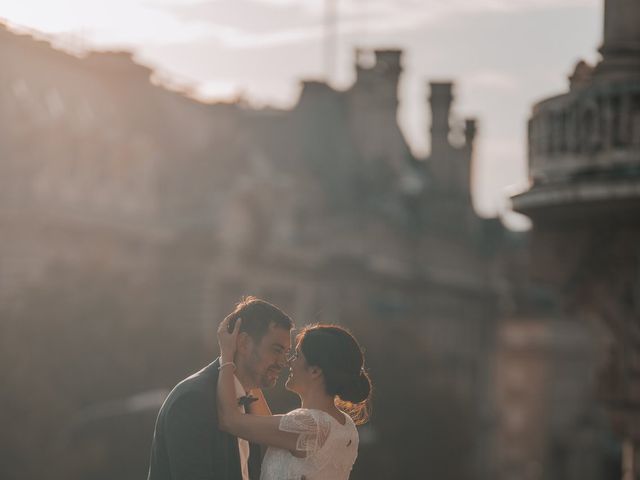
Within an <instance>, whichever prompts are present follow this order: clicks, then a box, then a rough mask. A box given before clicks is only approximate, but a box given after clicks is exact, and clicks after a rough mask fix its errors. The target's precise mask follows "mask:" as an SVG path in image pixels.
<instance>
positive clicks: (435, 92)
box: [429, 82, 453, 156]
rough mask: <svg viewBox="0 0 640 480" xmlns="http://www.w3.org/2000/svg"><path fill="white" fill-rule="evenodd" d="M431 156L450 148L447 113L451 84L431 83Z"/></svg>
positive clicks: (450, 99)
mask: <svg viewBox="0 0 640 480" xmlns="http://www.w3.org/2000/svg"><path fill="white" fill-rule="evenodd" d="M429 85H430V87H431V96H430V97H429V102H430V103H431V155H432V156H433V155H434V154H435V155H438V154H440V153H442V152H443V151H446V150H447V149H448V148H450V144H449V130H450V128H449V113H450V111H451V102H452V100H453V95H452V93H451V90H452V83H451V82H431V83H430V84H429Z"/></svg>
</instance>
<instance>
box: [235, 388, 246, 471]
mask: <svg viewBox="0 0 640 480" xmlns="http://www.w3.org/2000/svg"><path fill="white" fill-rule="evenodd" d="M233 382H234V384H235V387H236V398H240V397H242V396H244V395H246V394H247V392H246V391H245V390H244V387H243V386H242V384H241V383H240V380H238V377H236V376H235V375H234V376H233ZM238 410H240V411H241V412H242V413H246V412H245V410H244V407H243V406H242V405H238ZM238 450H239V451H240V468H241V470H242V480H249V442H247V441H246V440H243V439H241V438H238Z"/></svg>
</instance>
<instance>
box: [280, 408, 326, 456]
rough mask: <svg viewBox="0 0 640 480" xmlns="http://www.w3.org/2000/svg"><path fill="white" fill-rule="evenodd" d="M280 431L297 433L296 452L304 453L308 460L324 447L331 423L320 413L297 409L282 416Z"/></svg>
mask: <svg viewBox="0 0 640 480" xmlns="http://www.w3.org/2000/svg"><path fill="white" fill-rule="evenodd" d="M280 430H282V431H283V432H291V433H297V434H298V441H297V442H296V450H299V451H301V452H306V453H307V457H308V458H309V457H311V456H313V455H316V454H317V453H318V452H319V451H320V450H321V449H322V447H323V446H324V444H325V442H326V441H327V438H328V437H329V433H330V432H331V423H330V421H329V420H328V419H327V418H325V417H324V416H323V415H321V414H320V412H317V411H314V410H307V409H304V408H298V409H297V410H293V411H292V412H289V413H287V414H286V415H283V416H282V418H281V419H280Z"/></svg>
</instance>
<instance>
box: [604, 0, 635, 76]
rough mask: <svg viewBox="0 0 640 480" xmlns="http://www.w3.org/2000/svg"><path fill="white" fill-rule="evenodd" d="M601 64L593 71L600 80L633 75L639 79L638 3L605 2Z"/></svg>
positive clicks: (622, 1) (623, 1)
mask: <svg viewBox="0 0 640 480" xmlns="http://www.w3.org/2000/svg"><path fill="white" fill-rule="evenodd" d="M600 53H602V57H603V59H602V62H601V63H600V64H599V65H598V67H597V68H596V74H597V75H598V76H600V77H602V76H603V75H604V76H617V75H616V74H621V73H626V74H629V73H631V72H634V73H636V74H638V75H639V76H640V2H639V1H638V0H605V2H604V41H603V43H602V46H601V47H600Z"/></svg>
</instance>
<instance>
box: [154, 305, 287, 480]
mask: <svg viewBox="0 0 640 480" xmlns="http://www.w3.org/2000/svg"><path fill="white" fill-rule="evenodd" d="M229 317H231V319H232V320H231V325H233V324H234V323H235V320H236V319H237V318H242V325H241V327H240V333H239V335H238V348H237V352H236V357H235V359H234V361H235V364H236V391H237V393H238V397H239V399H240V397H243V396H244V395H245V394H246V393H245V392H249V391H250V390H252V389H255V388H268V387H273V386H274V385H275V383H276V380H277V378H278V376H279V374H280V372H281V370H282V368H283V367H284V366H285V364H286V355H287V353H288V351H289V349H290V348H291V337H290V330H291V328H292V327H293V322H292V321H291V319H290V318H289V317H288V316H287V315H286V314H285V313H283V312H282V311H281V310H280V309H279V308H277V307H276V306H274V305H271V304H270V303H268V302H265V301H264V300H259V299H257V298H254V297H248V298H246V299H244V300H243V301H241V302H240V303H239V304H238V305H236V308H235V310H234V311H233V312H231V313H230V314H229ZM219 366H220V359H219V358H218V359H216V360H215V361H214V362H213V363H212V364H210V365H209V366H207V367H205V368H203V369H202V370H200V371H199V372H197V373H195V374H193V375H191V376H190V377H188V378H186V379H184V380H183V381H182V382H180V383H179V384H178V385H176V387H175V388H174V389H173V390H172V391H171V393H170V394H169V396H168V397H167V399H166V400H165V401H164V404H163V405H162V407H161V408H160V413H159V414H158V419H157V420H156V428H155V431H154V434H153V443H152V445H151V461H150V466H149V476H148V480H258V478H259V477H260V464H261V461H262V458H261V454H260V448H259V447H258V446H257V445H253V444H252V445H249V444H248V442H247V441H246V440H242V439H240V438H237V437H233V436H231V435H229V434H228V433H225V432H222V431H220V430H219V429H218V412H217V397H216V389H217V383H218V367H219ZM240 403H242V402H239V407H238V408H239V409H243V408H244V407H243V406H241V405H240Z"/></svg>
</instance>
